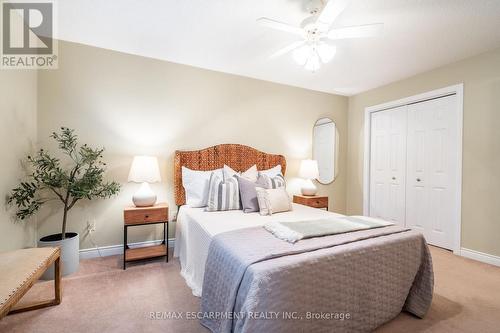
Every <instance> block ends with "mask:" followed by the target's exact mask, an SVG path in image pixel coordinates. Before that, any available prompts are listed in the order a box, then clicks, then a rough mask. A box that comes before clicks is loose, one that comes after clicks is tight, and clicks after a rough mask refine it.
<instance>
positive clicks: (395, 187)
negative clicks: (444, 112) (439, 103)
mask: <svg viewBox="0 0 500 333" xmlns="http://www.w3.org/2000/svg"><path fill="white" fill-rule="evenodd" d="M371 117H372V119H371V126H372V127H371V141H370V142H371V147H370V155H371V156H370V161H371V162H370V216H373V217H378V218H382V219H385V220H389V221H392V222H395V223H397V224H399V225H402V226H403V225H404V224H405V207H404V202H405V189H404V187H405V174H406V172H405V170H406V153H405V150H406V107H400V108H395V109H390V110H386V111H380V112H375V113H372V114H371Z"/></svg>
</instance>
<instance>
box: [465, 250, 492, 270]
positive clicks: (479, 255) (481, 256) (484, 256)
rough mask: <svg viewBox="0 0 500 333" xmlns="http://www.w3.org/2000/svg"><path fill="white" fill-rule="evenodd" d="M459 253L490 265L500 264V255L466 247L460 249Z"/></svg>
mask: <svg viewBox="0 0 500 333" xmlns="http://www.w3.org/2000/svg"><path fill="white" fill-rule="evenodd" d="M460 255H461V256H462V257H465V258H469V259H474V260H477V261H481V262H484V263H487V264H490V265H495V266H500V257H497V256H494V255H492V254H488V253H483V252H479V251H475V250H470V249H466V248H461V249H460Z"/></svg>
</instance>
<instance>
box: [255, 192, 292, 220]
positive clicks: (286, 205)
mask: <svg viewBox="0 0 500 333" xmlns="http://www.w3.org/2000/svg"><path fill="white" fill-rule="evenodd" d="M256 190H257V201H258V202H259V207H260V215H273V214H274V213H279V212H287V211H290V210H292V203H291V202H290V197H289V196H288V193H287V192H286V190H285V188H284V187H280V188H271V189H263V188H256Z"/></svg>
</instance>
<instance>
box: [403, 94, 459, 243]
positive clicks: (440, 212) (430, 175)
mask: <svg viewBox="0 0 500 333" xmlns="http://www.w3.org/2000/svg"><path fill="white" fill-rule="evenodd" d="M456 110H457V109H456V96H455V95H453V96H448V97H443V98H438V99H434V100H430V101H425V102H421V103H416V104H412V105H408V138H407V141H408V142H407V170H408V173H407V180H406V188H407V192H406V225H407V226H409V227H412V228H414V229H417V230H419V231H421V232H422V233H423V234H424V236H425V238H426V240H427V241H428V242H429V243H430V244H433V245H437V246H440V247H444V248H447V249H451V248H452V247H453V240H454V233H453V230H454V228H453V226H454V223H456V218H457V217H456V211H457V204H458V203H457V200H456V195H455V192H456V191H457V190H459V189H456V177H457V172H458V169H457V166H456V165H455V163H454V161H456V152H457V149H456V147H457V146H456V144H457V140H458V115H457V112H456Z"/></svg>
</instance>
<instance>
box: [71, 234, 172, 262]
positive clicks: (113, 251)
mask: <svg viewBox="0 0 500 333" xmlns="http://www.w3.org/2000/svg"><path fill="white" fill-rule="evenodd" d="M162 241H163V240H161V239H160V240H150V241H145V242H137V243H129V244H128V246H129V247H130V248H134V247H141V246H153V245H158V244H161V242H162ZM174 244H175V238H171V239H169V240H168V247H170V248H173V247H174ZM99 253H100V255H99ZM119 254H123V244H118V245H110V246H99V250H98V248H96V247H94V248H90V249H81V250H80V259H91V258H98V257H99V256H103V257H107V256H115V255H119Z"/></svg>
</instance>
